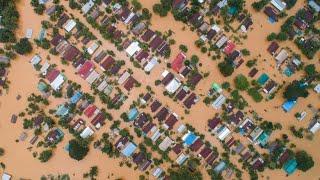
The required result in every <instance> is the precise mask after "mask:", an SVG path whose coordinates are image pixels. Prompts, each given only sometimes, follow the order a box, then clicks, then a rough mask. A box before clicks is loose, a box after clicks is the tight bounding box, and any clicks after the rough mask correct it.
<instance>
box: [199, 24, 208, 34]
mask: <svg viewBox="0 0 320 180" xmlns="http://www.w3.org/2000/svg"><path fill="white" fill-rule="evenodd" d="M208 29H209V24H208V23H207V22H203V23H202V24H201V26H200V27H199V28H198V31H199V32H200V33H207V31H208Z"/></svg>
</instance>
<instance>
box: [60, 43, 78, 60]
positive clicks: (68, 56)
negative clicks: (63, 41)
mask: <svg viewBox="0 0 320 180" xmlns="http://www.w3.org/2000/svg"><path fill="white" fill-rule="evenodd" d="M79 54H80V51H79V49H77V48H76V47H74V46H72V45H69V46H67V48H66V49H65V52H64V53H63V56H62V58H63V59H64V60H66V61H73V60H74V59H75V58H76V57H77V56H78V55H79Z"/></svg>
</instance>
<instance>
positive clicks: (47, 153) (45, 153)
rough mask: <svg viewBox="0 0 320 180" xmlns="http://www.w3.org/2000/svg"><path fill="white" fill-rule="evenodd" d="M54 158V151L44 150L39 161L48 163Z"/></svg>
mask: <svg viewBox="0 0 320 180" xmlns="http://www.w3.org/2000/svg"><path fill="white" fill-rule="evenodd" d="M51 157H52V150H44V151H42V152H41V153H40V156H39V160H40V161H41V162H47V161H49V159H50V158H51Z"/></svg>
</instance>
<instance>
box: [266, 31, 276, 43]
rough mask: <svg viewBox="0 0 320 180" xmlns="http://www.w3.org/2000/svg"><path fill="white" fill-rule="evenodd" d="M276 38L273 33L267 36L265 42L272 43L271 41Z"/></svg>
mask: <svg viewBox="0 0 320 180" xmlns="http://www.w3.org/2000/svg"><path fill="white" fill-rule="evenodd" d="M276 38H277V34H276V33H274V32H272V33H270V34H269V35H268V36H267V40H268V41H273V40H275V39H276Z"/></svg>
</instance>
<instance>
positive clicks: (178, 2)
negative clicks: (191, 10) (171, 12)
mask: <svg viewBox="0 0 320 180" xmlns="http://www.w3.org/2000/svg"><path fill="white" fill-rule="evenodd" d="M187 5H188V0H173V1H172V8H173V9H179V10H181V9H184V8H185V7H186V6H187Z"/></svg>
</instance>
